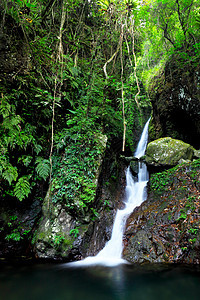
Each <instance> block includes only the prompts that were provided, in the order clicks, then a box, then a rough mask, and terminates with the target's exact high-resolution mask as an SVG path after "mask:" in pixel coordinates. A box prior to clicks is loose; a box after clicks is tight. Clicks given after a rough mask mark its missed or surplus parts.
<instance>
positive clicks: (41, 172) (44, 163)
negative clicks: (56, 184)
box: [36, 157, 50, 180]
mask: <svg viewBox="0 0 200 300" xmlns="http://www.w3.org/2000/svg"><path fill="white" fill-rule="evenodd" d="M36 172H37V174H38V176H40V177H42V178H43V179H44V180H46V179H47V177H48V176H49V173H50V162H49V160H48V159H44V158H42V157H38V158H37V159H36Z"/></svg>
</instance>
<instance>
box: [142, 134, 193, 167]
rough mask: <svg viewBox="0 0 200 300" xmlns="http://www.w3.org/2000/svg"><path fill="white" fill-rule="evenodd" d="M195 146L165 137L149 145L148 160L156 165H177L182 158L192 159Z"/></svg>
mask: <svg viewBox="0 0 200 300" xmlns="http://www.w3.org/2000/svg"><path fill="white" fill-rule="evenodd" d="M193 154H194V148H193V147H192V146H191V145H189V144H187V143H184V142H183V141H180V140H176V139H172V138H171V137H165V138H160V139H157V140H155V141H153V142H151V143H149V144H148V146H147V151H146V162H147V163H148V164H154V165H176V164H178V162H179V160H180V159H188V160H191V159H192V157H193Z"/></svg>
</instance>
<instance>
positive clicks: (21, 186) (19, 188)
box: [14, 176, 31, 201]
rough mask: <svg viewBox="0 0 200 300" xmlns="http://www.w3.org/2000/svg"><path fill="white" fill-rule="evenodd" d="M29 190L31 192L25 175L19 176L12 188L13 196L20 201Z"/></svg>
mask: <svg viewBox="0 0 200 300" xmlns="http://www.w3.org/2000/svg"><path fill="white" fill-rule="evenodd" d="M30 192H31V187H30V183H29V181H28V179H27V177H25V176H23V177H20V178H19V180H18V181H17V183H16V185H15V188H14V195H15V197H17V198H18V199H19V200H20V201H22V200H23V199H24V198H26V197H27V196H28V195H29V194H30Z"/></svg>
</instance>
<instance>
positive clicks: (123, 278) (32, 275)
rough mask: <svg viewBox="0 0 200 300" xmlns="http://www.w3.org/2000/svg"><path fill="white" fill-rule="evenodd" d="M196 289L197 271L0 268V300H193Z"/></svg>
mask: <svg viewBox="0 0 200 300" xmlns="http://www.w3.org/2000/svg"><path fill="white" fill-rule="evenodd" d="M199 286H200V269H199V267H193V268H191V267H187V266H184V267H180V266H165V265H164V266H163V265H148V266H136V265H120V266H118V267H113V268H108V267H102V266H96V267H87V268H76V269H74V268H63V266H61V265H59V266H58V265H14V266H13V265H8V264H3V265H2V264H1V265H0V299H3V300H4V299H5V300H18V299H19V300H24V299H29V300H37V299H38V300H39V299H40V300H41V299H42V300H46V299H48V300H53V299H54V300H100V299H101V300H115V299H116V300H131V299H136V300H143V299H145V300H147V299H148V300H156V299H159V300H160V299H162V300H165V299H166V300H169V299H170V300H179V299H181V300H186V299H187V300H188V299H192V300H196V299H199Z"/></svg>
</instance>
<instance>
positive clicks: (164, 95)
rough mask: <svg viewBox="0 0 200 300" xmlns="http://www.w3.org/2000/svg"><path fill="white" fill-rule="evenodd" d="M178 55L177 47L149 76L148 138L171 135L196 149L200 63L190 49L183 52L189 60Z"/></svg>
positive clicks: (199, 122)
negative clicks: (156, 70) (149, 112)
mask: <svg viewBox="0 0 200 300" xmlns="http://www.w3.org/2000/svg"><path fill="white" fill-rule="evenodd" d="M182 50H183V51H184V48H183V49H182ZM182 55H183V53H182V52H181V50H180V51H178V52H176V53H174V54H173V55H172V56H171V57H170V58H169V59H168V61H167V62H166V65H165V66H164V68H163V70H160V72H159V74H158V75H156V76H154V77H153V78H152V81H151V84H150V86H149V96H150V101H151V103H152V108H153V117H152V120H151V126H150V127H151V128H150V130H149V138H150V140H151V141H152V140H155V139H158V138H160V137H164V136H171V137H172V138H175V139H180V140H183V141H184V142H186V143H189V144H191V145H193V146H194V147H195V148H197V149H199V148H200V139H199V135H200V117H199V114H200V88H199V74H200V65H199V63H197V61H195V56H194V53H192V51H191V52H190V51H188V54H187V55H188V56H190V57H191V60H190V63H188V59H185V60H184V59H183V56H182ZM188 56H187V57H188ZM193 58H194V60H193Z"/></svg>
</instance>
